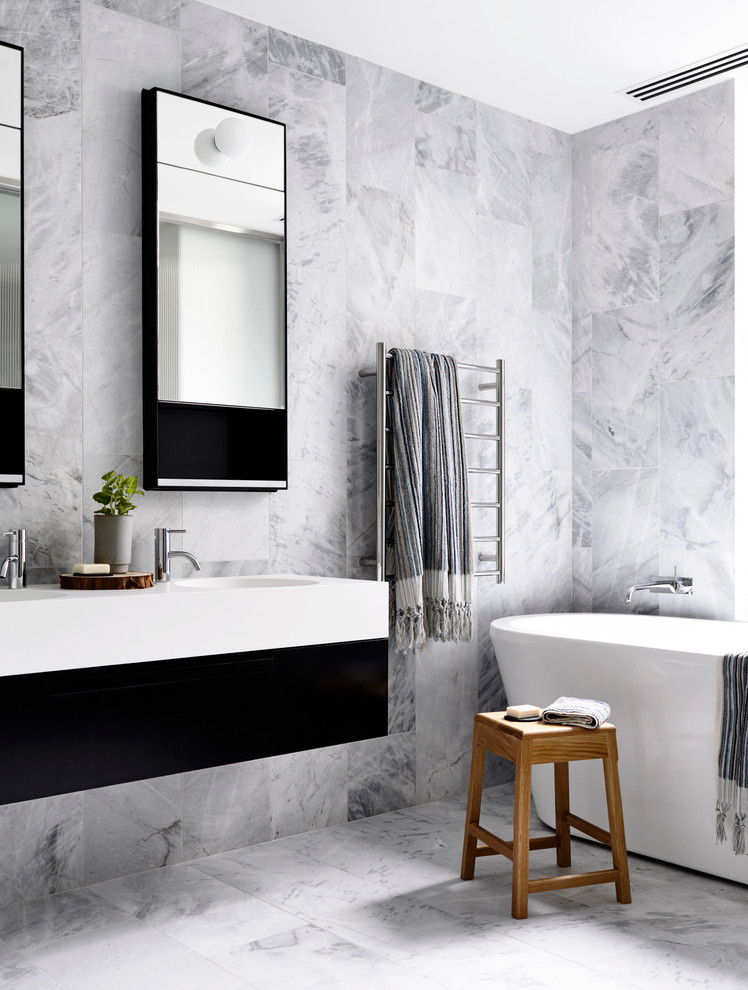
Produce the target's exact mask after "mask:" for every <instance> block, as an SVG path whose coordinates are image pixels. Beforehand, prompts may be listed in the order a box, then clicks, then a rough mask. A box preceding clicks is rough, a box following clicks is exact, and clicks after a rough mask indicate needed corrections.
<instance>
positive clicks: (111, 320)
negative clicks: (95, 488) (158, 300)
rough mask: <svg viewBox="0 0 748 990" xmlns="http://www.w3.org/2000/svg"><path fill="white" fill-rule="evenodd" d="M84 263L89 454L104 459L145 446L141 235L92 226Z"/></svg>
mask: <svg viewBox="0 0 748 990" xmlns="http://www.w3.org/2000/svg"><path fill="white" fill-rule="evenodd" d="M83 262H84V269H83V287H82V292H83V378H84V386H85V387H84V390H83V437H84V443H85V448H86V455H87V456H89V455H94V456H97V457H98V458H102V457H105V456H107V455H108V456H111V452H112V451H130V452H133V453H134V452H137V451H141V450H142V447H143V413H142V391H143V386H142V374H143V372H142V315H141V310H142V295H141V242H140V238H138V237H132V236H126V235H123V234H117V233H112V232H110V231H101V230H93V229H87V230H85V231H84V234H83ZM103 470H108V469H102V471H103ZM99 473H100V474H101V473H102V472H99Z"/></svg>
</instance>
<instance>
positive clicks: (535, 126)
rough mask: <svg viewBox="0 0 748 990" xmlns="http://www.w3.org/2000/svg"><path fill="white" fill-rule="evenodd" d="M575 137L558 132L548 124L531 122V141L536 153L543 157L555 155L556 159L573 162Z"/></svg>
mask: <svg viewBox="0 0 748 990" xmlns="http://www.w3.org/2000/svg"><path fill="white" fill-rule="evenodd" d="M573 138H574V135H572V134H567V133H566V132H565V131H559V130H556V128H555V127H549V126H548V125H547V124H540V123H538V122H537V121H536V120H531V121H530V139H531V142H532V146H533V148H534V149H535V151H537V152H539V154H541V155H553V156H554V157H555V158H563V159H565V160H569V161H570V160H571V155H572V143H573Z"/></svg>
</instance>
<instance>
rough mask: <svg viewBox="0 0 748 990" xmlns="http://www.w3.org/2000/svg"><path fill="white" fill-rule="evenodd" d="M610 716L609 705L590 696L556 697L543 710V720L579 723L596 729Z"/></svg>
mask: <svg viewBox="0 0 748 990" xmlns="http://www.w3.org/2000/svg"><path fill="white" fill-rule="evenodd" d="M609 716H610V705H608V704H606V703H605V702H604V701H594V700H593V699H592V698H556V700H555V701H554V702H553V704H552V705H548V707H547V708H546V709H545V710H544V711H543V721H544V722H551V723H553V724H555V725H581V726H582V728H583V729H598V728H599V727H600V726H601V725H602V724H603V722H607V720H608V717H609Z"/></svg>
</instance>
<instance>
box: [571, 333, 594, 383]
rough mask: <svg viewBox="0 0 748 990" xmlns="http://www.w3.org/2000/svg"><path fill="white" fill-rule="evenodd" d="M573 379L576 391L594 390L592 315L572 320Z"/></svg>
mask: <svg viewBox="0 0 748 990" xmlns="http://www.w3.org/2000/svg"><path fill="white" fill-rule="evenodd" d="M571 343H572V358H571V380H572V388H573V390H574V392H580V393H585V392H590V391H591V390H592V316H591V314H590V315H588V316H583V317H579V318H577V319H575V320H573V322H572V337H571Z"/></svg>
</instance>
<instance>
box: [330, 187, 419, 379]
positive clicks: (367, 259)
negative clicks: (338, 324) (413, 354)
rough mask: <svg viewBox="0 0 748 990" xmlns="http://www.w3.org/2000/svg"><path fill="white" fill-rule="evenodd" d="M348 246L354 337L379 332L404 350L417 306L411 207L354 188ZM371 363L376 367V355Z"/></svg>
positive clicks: (391, 196)
mask: <svg viewBox="0 0 748 990" xmlns="http://www.w3.org/2000/svg"><path fill="white" fill-rule="evenodd" d="M346 243H347V311H348V334H349V336H350V337H352V338H353V340H354V341H356V340H362V341H363V340H366V339H367V338H371V336H372V334H373V333H375V334H376V336H377V339H379V340H385V341H393V342H397V343H398V346H401V345H400V344H399V337H400V335H401V333H402V328H403V327H408V326H411V325H412V323H413V314H414V305H415V300H414V288H413V283H414V271H415V247H414V244H415V231H414V223H413V213H412V206H411V204H410V203H408V202H406V201H405V200H404V199H402V198H401V197H399V196H396V195H395V194H394V193H390V192H386V191H384V190H381V189H375V188H372V187H371V186H349V187H348V215H347V241H346ZM349 346H350V345H349ZM354 346H355V345H354ZM367 349H368V348H367ZM365 363H368V364H372V363H373V350H372V351H371V352H370V357H369V361H368V362H365ZM352 370H353V369H352Z"/></svg>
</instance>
